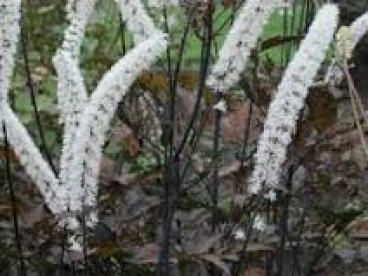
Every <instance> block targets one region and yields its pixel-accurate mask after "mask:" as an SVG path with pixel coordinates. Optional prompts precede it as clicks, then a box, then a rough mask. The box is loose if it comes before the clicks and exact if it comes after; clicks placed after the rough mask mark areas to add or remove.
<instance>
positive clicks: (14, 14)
mask: <svg viewBox="0 0 368 276" xmlns="http://www.w3.org/2000/svg"><path fill="white" fill-rule="evenodd" d="M20 5H21V1H20V0H12V1H9V0H0V102H3V101H7V99H8V90H9V83H10V79H11V77H12V75H13V69H14V55H15V53H16V51H17V43H18V39H19V32H20V27H19V22H20V16H21V13H20Z"/></svg>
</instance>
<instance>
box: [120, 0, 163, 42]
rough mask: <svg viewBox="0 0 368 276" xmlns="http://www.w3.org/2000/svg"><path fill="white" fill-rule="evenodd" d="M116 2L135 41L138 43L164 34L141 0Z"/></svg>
mask: <svg viewBox="0 0 368 276" xmlns="http://www.w3.org/2000/svg"><path fill="white" fill-rule="evenodd" d="M115 2H116V3H117V5H118V6H119V8H120V13H121V16H122V18H123V20H124V22H126V25H127V28H128V29H129V30H130V31H131V33H132V34H133V40H134V41H135V42H136V43H139V42H141V41H144V40H146V39H148V38H149V37H152V36H155V35H159V34H162V32H161V31H160V30H159V29H157V28H156V26H155V25H154V23H153V21H152V19H151V18H150V17H149V16H148V14H147V12H146V11H145V9H144V6H143V5H142V3H141V1H140V0H115Z"/></svg>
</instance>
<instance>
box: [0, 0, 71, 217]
mask: <svg viewBox="0 0 368 276" xmlns="http://www.w3.org/2000/svg"><path fill="white" fill-rule="evenodd" d="M20 17H21V1H20V0H12V1H9V0H0V29H1V30H0V122H1V125H2V124H5V126H6V132H7V136H8V139H9V143H10V145H11V146H12V147H13V149H14V152H15V153H16V155H17V156H18V159H19V161H20V163H21V164H22V166H23V167H24V168H25V170H26V172H27V173H28V175H29V176H30V178H31V179H32V181H34V182H35V184H36V185H37V186H38V188H39V190H40V192H41V194H42V195H43V197H44V198H45V201H46V203H47V204H48V206H49V207H50V209H51V210H52V211H54V212H56V211H61V212H62V209H63V207H64V206H65V205H64V201H63V200H64V197H63V196H62V195H61V194H60V195H59V200H55V193H56V192H57V188H58V180H57V178H56V176H55V175H54V173H53V171H52V170H51V168H50V167H49V165H48V164H47V163H46V162H45V161H44V159H43V157H42V155H41V153H40V152H39V150H38V148H37V147H36V146H35V144H34V143H33V141H32V139H31V137H30V136H29V134H28V132H27V130H26V129H25V128H24V126H23V125H22V124H21V122H20V121H19V119H18V118H17V117H16V115H15V114H14V112H13V111H12V110H11V108H10V106H9V103H8V91H9V86H10V81H11V78H12V75H13V71H14V58H15V53H16V50H17V44H18V40H19V34H20ZM1 131H2V130H1Z"/></svg>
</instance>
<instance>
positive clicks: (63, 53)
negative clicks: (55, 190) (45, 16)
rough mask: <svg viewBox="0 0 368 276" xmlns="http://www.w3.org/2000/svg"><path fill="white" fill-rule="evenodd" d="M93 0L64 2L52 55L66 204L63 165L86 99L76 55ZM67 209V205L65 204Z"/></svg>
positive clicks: (70, 222) (64, 191)
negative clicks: (62, 25) (64, 23)
mask: <svg viewBox="0 0 368 276" xmlns="http://www.w3.org/2000/svg"><path fill="white" fill-rule="evenodd" d="M95 5H96V0H77V1H76V0H69V1H68V3H67V18H68V20H69V26H68V27H67V29H66V30H65V33H64V41H63V43H62V46H61V48H60V49H59V50H58V51H57V53H56V55H55V56H54V58H53V64H54V67H55V70H56V73H57V76H58V82H57V98H58V109H59V113H60V122H62V123H63V124H64V132H63V147H62V153H61V158H60V175H59V180H60V181H59V184H60V186H59V190H60V191H61V192H60V194H61V195H62V196H63V197H66V199H65V200H64V201H66V206H67V208H68V206H69V201H70V193H71V192H72V191H71V189H70V188H69V189H68V185H67V183H66V178H67V176H66V174H67V173H68V172H67V170H66V166H67V164H68V163H70V162H71V160H72V158H73V153H72V151H71V148H72V144H73V142H74V139H75V135H76V131H77V128H78V124H79V121H80V116H81V114H82V112H83V110H84V108H85V106H86V105H87V103H88V96H87V91H86V87H85V85H84V80H83V76H82V74H81V71H80V69H79V56H80V51H81V46H82V43H83V39H84V35H85V30H86V26H87V24H88V22H89V19H90V17H91V16H92V14H93V12H94V8H95ZM68 209H69V208H68ZM61 224H65V226H66V227H68V228H70V229H74V228H76V227H78V223H77V221H76V220H75V219H73V218H72V217H67V218H65V219H64V220H62V221H61Z"/></svg>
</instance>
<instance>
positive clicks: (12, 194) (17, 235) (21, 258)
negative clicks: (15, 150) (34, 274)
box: [3, 123, 27, 276]
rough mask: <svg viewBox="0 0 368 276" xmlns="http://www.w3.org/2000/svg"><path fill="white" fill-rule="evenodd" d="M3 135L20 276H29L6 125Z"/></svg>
mask: <svg viewBox="0 0 368 276" xmlns="http://www.w3.org/2000/svg"><path fill="white" fill-rule="evenodd" d="M3 133H4V140H5V152H6V181H7V182H8V185H9V191H10V199H11V203H12V215H13V224H14V235H15V243H16V246H17V251H18V257H19V265H20V275H21V276H26V275H27V269H26V265H25V262H24V256H23V251H22V243H21V237H20V231H19V225H18V213H17V203H16V202H17V200H16V198H15V192H14V186H13V181H12V176H11V175H12V173H11V167H10V158H9V157H10V151H9V141H8V135H7V132H6V126H5V123H3Z"/></svg>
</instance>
